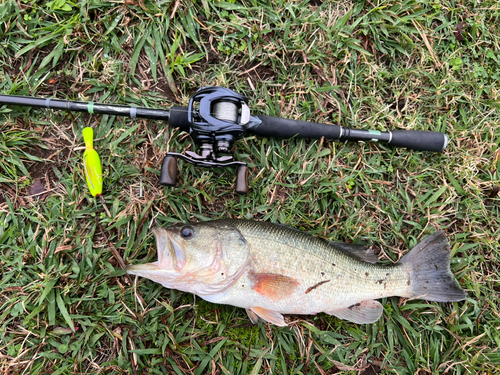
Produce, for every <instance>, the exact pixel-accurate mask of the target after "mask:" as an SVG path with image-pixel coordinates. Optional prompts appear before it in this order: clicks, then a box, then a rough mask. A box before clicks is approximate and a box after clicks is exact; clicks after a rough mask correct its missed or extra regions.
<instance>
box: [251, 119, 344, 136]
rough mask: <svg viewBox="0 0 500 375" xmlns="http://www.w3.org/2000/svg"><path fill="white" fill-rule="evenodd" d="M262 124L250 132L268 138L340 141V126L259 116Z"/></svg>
mask: <svg viewBox="0 0 500 375" xmlns="http://www.w3.org/2000/svg"><path fill="white" fill-rule="evenodd" d="M256 117H258V118H259V119H260V120H261V121H262V124H260V125H259V126H257V127H255V128H252V129H250V130H249V132H251V133H254V134H257V135H261V136H268V137H283V138H290V137H293V136H298V137H299V138H321V137H325V138H326V139H339V137H340V126H338V125H327V124H319V123H317V122H307V121H301V120H289V119H285V118H279V117H272V116H265V115H258V116H256Z"/></svg>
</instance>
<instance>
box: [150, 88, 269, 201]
mask: <svg viewBox="0 0 500 375" xmlns="http://www.w3.org/2000/svg"><path fill="white" fill-rule="evenodd" d="M182 111H185V110H182ZM174 113H175V108H172V110H171V111H170V120H171V122H172V117H174V116H175V115H174ZM183 114H184V112H183V113H182V114H181V115H183ZM187 118H188V122H189V133H190V135H191V138H192V139H193V141H194V143H195V144H196V146H197V147H198V148H199V150H200V151H199V152H200V153H199V154H197V153H196V152H193V151H186V154H178V153H174V152H169V153H167V155H166V156H165V158H164V159H163V163H162V166H161V175H160V184H161V185H164V186H175V184H176V180H177V159H176V158H180V159H182V160H184V161H187V162H188V163H191V164H194V165H197V166H199V167H206V168H210V167H237V174H236V176H237V177H236V188H235V190H236V192H237V193H240V194H245V193H247V192H248V182H247V179H248V167H247V164H246V163H245V162H241V161H235V160H234V158H233V156H231V155H229V154H230V152H231V148H232V147H233V144H234V142H235V141H237V140H238V139H239V138H241V137H243V136H244V135H245V134H246V132H247V130H248V129H252V128H254V127H256V126H258V125H260V124H261V123H262V121H261V120H260V119H259V118H257V117H254V116H251V115H250V108H249V107H248V99H247V98H246V97H244V96H243V95H240V94H238V93H237V92H234V91H233V90H229V89H226V88H222V87H214V86H209V87H202V88H200V89H199V90H198V91H197V92H196V94H195V95H194V96H193V97H192V98H191V100H190V101H189V106H188V109H187Z"/></svg>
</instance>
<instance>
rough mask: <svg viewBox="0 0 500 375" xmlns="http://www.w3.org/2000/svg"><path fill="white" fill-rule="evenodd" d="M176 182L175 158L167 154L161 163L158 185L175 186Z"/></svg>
mask: <svg viewBox="0 0 500 375" xmlns="http://www.w3.org/2000/svg"><path fill="white" fill-rule="evenodd" d="M176 184H177V159H176V158H175V156H172V155H167V156H165V157H164V158H163V162H162V163H161V174H160V185H163V186H175V185H176Z"/></svg>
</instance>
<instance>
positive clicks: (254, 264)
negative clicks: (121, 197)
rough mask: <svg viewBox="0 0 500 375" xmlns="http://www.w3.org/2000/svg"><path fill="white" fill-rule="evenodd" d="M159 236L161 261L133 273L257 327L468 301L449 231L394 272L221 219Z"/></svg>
mask: <svg viewBox="0 0 500 375" xmlns="http://www.w3.org/2000/svg"><path fill="white" fill-rule="evenodd" d="M152 232H153V234H154V237H155V241H156V247H157V252H158V260H157V261H156V262H153V263H146V264H138V265H129V266H128V267H127V273H128V274H130V275H136V276H140V277H144V278H147V279H149V280H152V281H154V282H157V283H159V284H161V285H163V286H164V287H166V288H170V289H177V290H180V291H183V292H188V293H193V294H195V295H197V296H199V297H201V298H203V299H204V300H206V301H209V302H212V303H215V304H226V305H232V306H236V307H240V308H243V309H245V310H246V312H247V314H248V317H249V318H250V320H251V322H252V323H254V324H257V323H258V322H259V320H263V321H265V322H269V323H272V324H274V325H277V326H280V327H283V326H287V325H288V324H287V323H286V321H285V319H284V316H283V315H286V314H296V315H310V314H317V313H326V314H329V315H333V316H336V317H338V318H340V319H344V320H347V321H350V322H353V323H357V324H369V323H374V322H376V321H377V320H378V319H380V317H381V316H382V314H383V310H384V309H383V306H382V304H381V303H380V302H378V301H377V299H380V298H386V297H395V296H399V297H405V298H411V299H423V300H428V301H437V302H455V301H461V300H464V299H465V298H466V293H465V291H464V290H463V289H462V288H461V286H460V284H459V283H458V281H457V280H456V279H455V277H454V275H453V273H452V272H451V269H450V260H451V247H450V243H449V241H448V238H447V236H446V234H445V232H443V231H438V232H436V233H434V234H431V235H429V236H428V237H426V238H424V239H423V240H422V241H421V242H420V243H419V244H417V245H416V246H415V247H414V248H413V249H412V250H411V251H410V252H408V253H407V254H406V255H404V256H403V257H402V258H401V260H400V261H399V262H398V263H395V264H391V265H386V264H380V263H377V261H378V259H377V257H376V256H375V254H374V253H373V251H372V249H371V248H369V247H366V246H364V245H359V244H351V243H343V242H330V241H327V240H325V239H322V238H319V237H315V236H312V235H310V234H308V233H306V232H303V231H300V230H297V229H294V228H291V227H288V226H285V225H281V224H274V223H270V222H265V221H264V222H262V221H253V220H246V219H219V220H214V221H207V222H200V223H196V224H182V225H174V226H172V227H169V228H166V229H164V228H160V227H156V228H153V229H152Z"/></svg>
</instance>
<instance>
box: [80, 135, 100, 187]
mask: <svg viewBox="0 0 500 375" xmlns="http://www.w3.org/2000/svg"><path fill="white" fill-rule="evenodd" d="M83 140H84V142H85V147H86V149H85V153H84V154H83V167H84V169H85V178H86V180H87V185H88V187H89V189H90V194H92V196H94V197H95V196H98V195H101V194H102V167H101V159H99V154H98V153H97V151H96V150H94V131H93V130H92V128H85V129H83Z"/></svg>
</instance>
